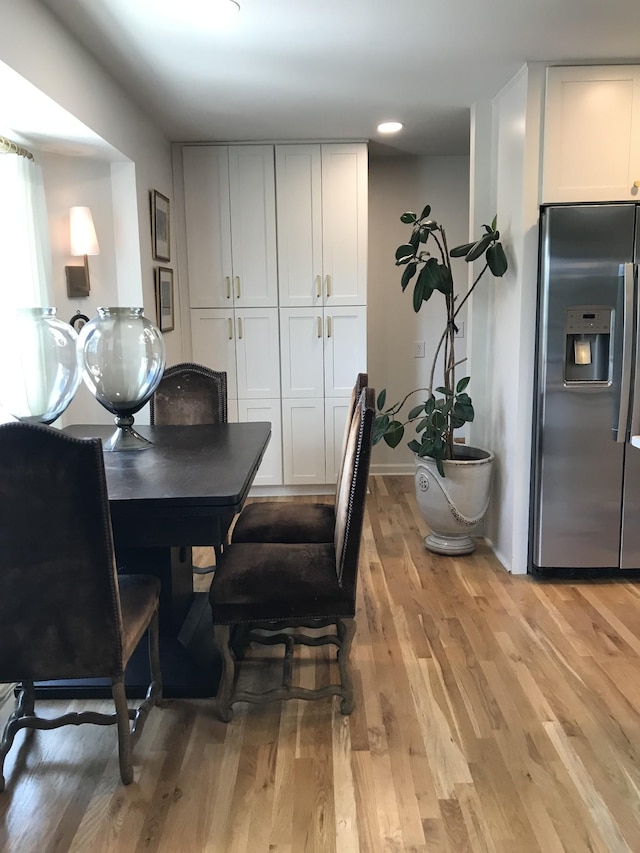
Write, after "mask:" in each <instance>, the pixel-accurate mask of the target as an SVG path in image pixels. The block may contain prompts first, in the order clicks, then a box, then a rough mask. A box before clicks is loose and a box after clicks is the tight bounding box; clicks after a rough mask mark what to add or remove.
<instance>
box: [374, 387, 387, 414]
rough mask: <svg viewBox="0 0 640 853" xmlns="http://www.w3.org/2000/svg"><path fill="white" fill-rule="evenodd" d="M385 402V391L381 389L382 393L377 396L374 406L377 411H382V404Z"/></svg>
mask: <svg viewBox="0 0 640 853" xmlns="http://www.w3.org/2000/svg"><path fill="white" fill-rule="evenodd" d="M386 402H387V389H386V388H383V389H382V391H381V392H380V393H379V394H378V399H377V400H376V406H377V407H378V409H381V410H382V409H384V404H385V403H386Z"/></svg>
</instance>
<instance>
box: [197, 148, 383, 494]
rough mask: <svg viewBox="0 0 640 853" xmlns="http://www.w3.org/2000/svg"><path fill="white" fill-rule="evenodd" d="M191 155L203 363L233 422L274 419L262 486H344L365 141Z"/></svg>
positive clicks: (358, 314)
mask: <svg viewBox="0 0 640 853" xmlns="http://www.w3.org/2000/svg"><path fill="white" fill-rule="evenodd" d="M182 154H183V179H184V203H185V218H186V221H185V225H186V228H185V232H186V237H185V239H186V246H185V250H186V251H185V257H186V262H187V276H186V280H187V281H188V287H189V304H190V307H191V311H190V316H191V339H192V359H193V361H195V362H198V363H201V364H204V365H207V366H209V367H211V368H213V369H215V370H226V372H227V376H228V410H229V419H230V420H234V419H236V418H237V419H238V420H240V421H244V420H268V421H270V422H271V423H272V438H271V442H270V445H269V448H268V449H267V452H266V454H265V457H264V459H263V462H262V465H261V466H260V470H259V472H258V476H257V478H256V481H255V482H256V485H262V486H278V485H281V484H283V483H284V484H285V485H286V486H296V485H301V486H305V487H308V486H309V485H317V486H319V487H324V486H325V485H326V484H330V483H335V482H336V478H337V470H338V467H339V463H340V454H341V450H342V437H343V434H344V424H345V422H346V417H347V409H348V405H349V398H350V395H351V390H352V388H353V383H354V382H355V379H356V376H357V374H358V373H360V372H362V371H363V370H366V367H367V361H366V355H367V353H366V280H367V227H368V226H367V211H368V202H367V168H368V166H367V149H366V145H364V144H361V143H345V144H341V143H340V144H339V143H317V144H295V143H287V144H282V145H280V144H278V145H276V146H272V145H253V144H247V145H231V146H214V145H185V146H183V148H182ZM276 164H277V165H276ZM274 180H275V183H274ZM276 211H277V215H276Z"/></svg>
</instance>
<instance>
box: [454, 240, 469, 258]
mask: <svg viewBox="0 0 640 853" xmlns="http://www.w3.org/2000/svg"><path fill="white" fill-rule="evenodd" d="M474 246H475V243H463V244H462V245H461V246H456V247H455V249H451V251H450V252H449V256H450V257H452V258H463V257H464V256H465V255H466V254H467V252H468V251H469V249H472V248H473V247H474Z"/></svg>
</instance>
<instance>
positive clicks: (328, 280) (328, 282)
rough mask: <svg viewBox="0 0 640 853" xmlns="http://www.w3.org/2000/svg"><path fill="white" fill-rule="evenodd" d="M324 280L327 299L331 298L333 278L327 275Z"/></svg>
mask: <svg viewBox="0 0 640 853" xmlns="http://www.w3.org/2000/svg"><path fill="white" fill-rule="evenodd" d="M324 280H325V290H326V294H327V297H329V296H331V276H330V275H325V277H324Z"/></svg>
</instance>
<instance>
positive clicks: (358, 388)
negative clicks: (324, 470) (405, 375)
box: [336, 373, 369, 501]
mask: <svg viewBox="0 0 640 853" xmlns="http://www.w3.org/2000/svg"><path fill="white" fill-rule="evenodd" d="M368 383H369V374H368V373H359V374H358V375H357V377H356V384H355V385H354V386H353V389H352V390H351V399H350V400H349V411H348V412H347V420H346V422H345V425H344V433H343V435H342V451H341V455H340V468H339V470H338V479H337V482H338V483H340V479H341V478H342V469H343V468H344V459H345V453H346V452H347V440H348V438H349V430H350V429H351V419H352V418H353V413H354V412H355V410H356V403H357V402H358V400H359V399H360V394H361V393H362V390H363V388H366V387H367V385H368ZM337 499H338V493H337V491H336V501H337Z"/></svg>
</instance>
